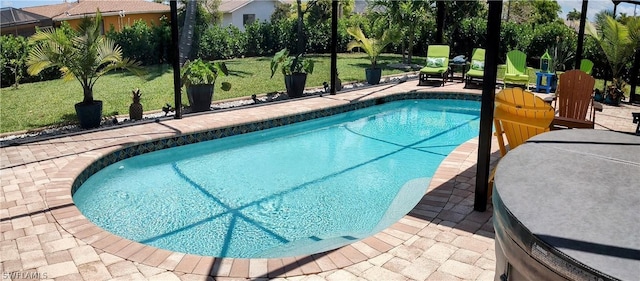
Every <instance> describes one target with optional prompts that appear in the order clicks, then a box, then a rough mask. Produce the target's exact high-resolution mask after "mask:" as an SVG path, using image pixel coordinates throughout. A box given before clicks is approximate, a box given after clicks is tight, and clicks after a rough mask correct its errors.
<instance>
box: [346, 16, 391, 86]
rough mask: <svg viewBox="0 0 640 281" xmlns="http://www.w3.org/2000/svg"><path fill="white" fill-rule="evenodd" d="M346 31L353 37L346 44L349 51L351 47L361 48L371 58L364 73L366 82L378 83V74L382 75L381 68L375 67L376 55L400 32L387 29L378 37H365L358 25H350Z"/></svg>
mask: <svg viewBox="0 0 640 281" xmlns="http://www.w3.org/2000/svg"><path fill="white" fill-rule="evenodd" d="M347 33H349V35H351V36H352V37H353V40H352V41H351V42H349V44H348V45H347V50H348V51H351V50H352V49H353V48H362V50H364V52H365V53H367V55H368V56H369V60H371V68H367V69H365V75H366V77H367V82H368V83H369V84H371V85H375V84H378V83H379V82H380V76H381V75H382V69H381V68H379V67H377V65H378V56H379V55H380V54H381V53H382V51H384V48H385V47H386V46H387V45H389V44H390V43H391V42H394V41H396V40H397V39H398V37H399V36H400V33H399V32H397V30H395V29H387V30H385V31H384V33H383V34H382V37H380V39H377V38H367V37H366V36H365V35H364V33H363V32H362V29H360V26H351V27H348V28H347Z"/></svg>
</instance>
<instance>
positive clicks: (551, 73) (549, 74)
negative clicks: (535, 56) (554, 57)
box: [536, 71, 556, 76]
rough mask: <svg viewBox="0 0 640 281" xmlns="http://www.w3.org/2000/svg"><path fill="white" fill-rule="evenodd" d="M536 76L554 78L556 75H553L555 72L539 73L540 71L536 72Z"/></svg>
mask: <svg viewBox="0 0 640 281" xmlns="http://www.w3.org/2000/svg"><path fill="white" fill-rule="evenodd" d="M536 75H545V76H556V73H555V72H541V71H536Z"/></svg>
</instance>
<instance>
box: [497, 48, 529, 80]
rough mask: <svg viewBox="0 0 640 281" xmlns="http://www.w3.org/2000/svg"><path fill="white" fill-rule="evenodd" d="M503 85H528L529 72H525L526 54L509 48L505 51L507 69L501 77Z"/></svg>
mask: <svg viewBox="0 0 640 281" xmlns="http://www.w3.org/2000/svg"><path fill="white" fill-rule="evenodd" d="M503 83H504V87H506V86H507V83H508V84H518V85H524V88H525V89H526V88H527V87H528V86H529V74H528V73H527V55H526V54H525V53H523V52H521V51H519V50H511V51H509V52H508V53H507V70H506V73H505V74H504V79H503Z"/></svg>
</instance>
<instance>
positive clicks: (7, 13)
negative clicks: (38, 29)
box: [0, 7, 51, 28]
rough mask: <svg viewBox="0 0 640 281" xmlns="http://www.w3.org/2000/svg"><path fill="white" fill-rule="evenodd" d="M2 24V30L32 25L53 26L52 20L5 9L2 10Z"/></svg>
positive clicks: (0, 12)
mask: <svg viewBox="0 0 640 281" xmlns="http://www.w3.org/2000/svg"><path fill="white" fill-rule="evenodd" d="M47 22H48V23H47ZM0 23H1V24H0V28H7V27H11V26H17V25H24V24H31V23H45V24H51V19H49V18H48V17H45V16H42V15H38V14H34V13H31V12H27V11H23V10H21V9H16V8H12V7H5V8H2V9H0Z"/></svg>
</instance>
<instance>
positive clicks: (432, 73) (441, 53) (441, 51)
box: [418, 45, 449, 86]
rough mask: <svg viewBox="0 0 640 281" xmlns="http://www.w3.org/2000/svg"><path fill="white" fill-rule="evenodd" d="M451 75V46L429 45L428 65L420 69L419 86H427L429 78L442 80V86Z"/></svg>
mask: <svg viewBox="0 0 640 281" xmlns="http://www.w3.org/2000/svg"><path fill="white" fill-rule="evenodd" d="M448 73H449V46H448V45H429V47H428V48H427V64H426V66H425V67H423V68H422V69H420V76H419V78H420V79H419V81H418V86H422V85H425V84H426V83H425V82H427V81H428V79H429V77H438V78H441V79H442V86H444V82H445V80H446V79H447V74H448Z"/></svg>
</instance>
